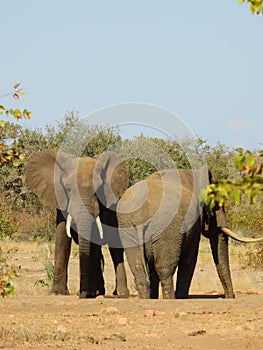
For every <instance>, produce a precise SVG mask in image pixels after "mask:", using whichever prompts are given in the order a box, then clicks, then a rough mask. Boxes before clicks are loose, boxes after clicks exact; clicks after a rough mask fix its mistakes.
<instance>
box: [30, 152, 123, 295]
mask: <svg viewBox="0 0 263 350" xmlns="http://www.w3.org/2000/svg"><path fill="white" fill-rule="evenodd" d="M25 182H26V184H27V185H28V186H29V187H30V188H31V189H32V190H33V192H34V193H35V194H36V195H37V196H38V197H39V198H40V200H41V201H42V202H43V203H44V204H46V205H47V206H48V207H50V208H53V209H56V210H57V213H56V234H55V262H54V279H53V287H52V289H51V292H50V293H52V294H64V295H68V294H69V290H68V286H67V279H68V271H67V270H68V261H69V255H70V249H71V242H72V238H73V239H74V240H75V241H76V242H77V243H78V244H79V265H80V288H79V297H80V298H94V297H96V296H97V295H99V294H102V295H103V294H105V287H104V279H103V273H102V261H103V256H102V253H101V245H102V244H107V242H108V241H107V239H110V240H111V241H114V242H116V244H115V246H114V244H111V246H110V247H109V249H110V254H111V258H112V261H113V264H114V269H115V277H116V288H115V291H114V294H117V295H118V296H120V297H128V296H129V290H128V288H127V277H126V272H125V267H124V251H123V248H122V247H121V245H120V244H119V242H120V239H119V234H118V223H117V217H116V205H117V202H118V200H119V198H120V197H121V195H122V194H123V193H124V191H125V190H126V188H127V186H128V175H127V172H126V170H125V168H124V166H123V163H122V162H121V161H120V160H119V158H118V156H117V154H116V153H115V152H113V151H105V152H103V153H102V154H101V155H99V156H96V157H94V158H91V157H80V158H77V157H74V156H73V155H71V154H69V153H66V152H64V151H61V150H58V149H45V150H43V151H41V152H39V153H37V154H36V155H35V156H34V157H32V158H31V159H30V160H29V162H28V163H27V165H26V168H25ZM71 218H72V219H73V221H74V223H75V226H74V225H73V227H71V228H70V232H71V233H69V232H68V234H66V227H70V226H69V225H70V224H69V223H67V220H69V219H70V220H71ZM96 218H97V219H96ZM98 218H99V219H100V220H98ZM96 222H97V223H98V222H100V226H101V227H102V228H103V233H101V232H100V228H101V227H100V226H99V227H98V226H97V225H96ZM102 234H103V238H102V237H101V236H102Z"/></svg>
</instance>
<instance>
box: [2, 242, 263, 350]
mask: <svg viewBox="0 0 263 350" xmlns="http://www.w3.org/2000/svg"><path fill="white" fill-rule="evenodd" d="M202 249H203V252H201V257H200V259H199V260H198V264H197V268H196V272H195V275H194V279H193V282H192V287H191V291H190V292H191V293H190V294H191V296H190V298H189V299H187V300H162V299H159V300H139V299H138V298H137V296H136V290H135V288H134V285H133V279H132V276H131V274H130V271H129V269H128V267H127V272H128V281H129V288H130V292H131V297H130V298H129V299H118V298H115V297H112V295H111V292H112V290H113V287H114V275H113V270H112V266H111V262H110V261H109V260H108V255H107V252H106V251H105V252H106V253H105V258H106V264H105V280H106V289H107V295H106V296H105V297H98V298H96V299H91V300H79V299H78V296H77V290H78V283H79V281H78V258H77V253H76V250H74V249H73V252H72V255H71V258H70V268H69V288H70V291H71V293H72V294H71V295H70V296H50V295H48V290H49V287H40V285H39V284H38V285H37V286H36V285H35V282H36V281H37V280H40V279H44V280H45V278H46V272H45V270H44V263H45V261H47V259H48V258H49V254H50V250H49V249H47V247H46V246H44V245H36V244H34V245H32V244H24V245H23V246H21V245H19V247H18V251H17V252H16V253H13V258H12V260H13V262H15V263H18V264H19V265H21V268H20V269H19V270H18V272H17V275H18V277H16V278H15V280H14V282H13V284H14V285H15V290H16V295H15V297H14V298H13V299H2V300H0V320H1V321H0V348H3V349H38V350H42V349H50V350H52V349H57V348H62V349H80V350H90V349H94V350H113V349H116V350H117V349H141V350H144V349H150V350H151V349H167V350H169V349H178V350H179V349H180V350H188V349H189V350H190V349H191V350H192V349H203V350H206V349H207V350H208V349H209V350H213V349H214V350H217V349H233V350H237V349H238V350H241V349H263V308H262V305H263V272H262V271H259V270H253V269H247V268H244V267H243V266H241V265H240V264H239V263H238V259H232V260H233V261H232V262H233V264H231V266H232V277H233V284H234V289H235V293H236V298H235V299H232V300H227V299H223V298H222V295H221V293H222V289H221V286H220V283H219V281H218V278H217V275H216V272H215V268H214V266H213V265H212V263H211V261H210V260H209V258H208V257H207V256H206V255H207V254H206V249H207V247H206V246H204V247H203V248H202ZM51 255H52V252H51Z"/></svg>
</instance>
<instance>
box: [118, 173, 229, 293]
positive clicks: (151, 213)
mask: <svg viewBox="0 0 263 350" xmlns="http://www.w3.org/2000/svg"><path fill="white" fill-rule="evenodd" d="M208 181H209V177H208V170H207V168H204V169H201V170H196V171H192V170H191V169H181V170H176V169H169V170H163V171H160V172H156V173H154V174H152V175H150V176H149V177H148V178H146V179H145V180H143V181H139V182H137V183H136V184H134V185H133V186H131V187H130V188H129V189H127V190H126V192H125V193H124V194H123V196H122V197H121V200H120V201H119V203H118V207H117V216H118V222H119V230H120V236H121V240H122V243H123V246H124V247H125V254H126V256H127V260H128V263H129V266H130V268H131V271H132V273H133V276H134V279H135V284H136V288H137V290H138V296H139V298H158V290H159V282H161V287H162V295H163V298H174V297H176V298H187V297H188V293H189V288H190V283H191V280H192V277H193V273H194V269H195V265H196V261H197V255H198V248H199V242H200V234H201V232H203V233H204V234H205V236H206V237H208V238H209V240H210V245H211V249H212V254H213V259H214V262H215V265H216V269H217V272H218V276H219V278H220V281H221V283H222V285H223V288H224V293H225V297H226V298H234V292H233V286H232V280H231V274H230V267H229V258H228V236H227V234H226V233H229V232H230V230H228V229H226V228H225V227H226V218H225V213H224V210H223V209H222V208H221V209H220V210H218V211H217V212H216V213H215V215H213V216H212V217H209V216H208V215H207V212H206V210H205V208H204V207H203V206H202V203H200V202H199V200H198V194H199V192H200V189H201V188H204V187H205V186H206V185H207V184H208ZM210 181H211V177H210ZM176 269H178V271H177V282H176V290H175V292H174V284H173V275H174V273H175V271H176Z"/></svg>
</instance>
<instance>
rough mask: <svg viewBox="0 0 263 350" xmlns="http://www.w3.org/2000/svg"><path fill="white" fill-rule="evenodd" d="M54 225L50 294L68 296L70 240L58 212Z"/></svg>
mask: <svg viewBox="0 0 263 350" xmlns="http://www.w3.org/2000/svg"><path fill="white" fill-rule="evenodd" d="M56 225H57V227H56V237H55V262H54V279H53V286H52V289H51V291H50V294H62V295H69V290H68V286H67V281H68V262H69V256H70V248H71V238H68V236H67V235H66V222H65V218H64V216H63V214H62V212H61V211H60V210H57V222H56Z"/></svg>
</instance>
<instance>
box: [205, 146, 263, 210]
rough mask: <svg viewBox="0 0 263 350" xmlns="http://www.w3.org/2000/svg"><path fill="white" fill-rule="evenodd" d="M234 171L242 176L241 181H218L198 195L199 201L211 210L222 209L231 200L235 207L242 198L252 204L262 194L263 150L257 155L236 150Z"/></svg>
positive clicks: (240, 149)
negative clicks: (262, 158)
mask: <svg viewBox="0 0 263 350" xmlns="http://www.w3.org/2000/svg"><path fill="white" fill-rule="evenodd" d="M237 151H238V155H237V156H236V169H237V170H239V171H240V173H241V174H242V178H241V180H233V181H231V180H218V181H216V182H215V183H212V184H210V185H208V186H207V188H205V189H204V190H202V191H201V193H200V199H201V200H202V201H204V202H205V204H206V205H207V206H208V207H209V208H210V210H213V208H215V207H216V206H219V207H222V206H223V205H224V203H225V202H226V200H227V199H229V198H230V199H232V201H233V202H234V203H235V204H236V205H240V204H241V201H242V196H243V195H244V196H245V197H247V198H249V200H250V203H251V204H254V203H256V201H257V200H258V199H259V198H261V196H262V193H263V177H262V174H263V163H262V161H261V157H263V150H261V151H259V152H258V154H256V155H255V154H253V153H252V152H251V151H249V150H247V151H244V150H243V149H242V148H239V149H237Z"/></svg>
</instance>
